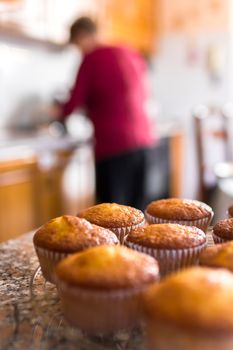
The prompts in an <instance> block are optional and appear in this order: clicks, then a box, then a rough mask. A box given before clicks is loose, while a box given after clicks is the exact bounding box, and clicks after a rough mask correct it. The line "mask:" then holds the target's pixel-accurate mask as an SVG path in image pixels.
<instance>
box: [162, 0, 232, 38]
mask: <svg viewBox="0 0 233 350" xmlns="http://www.w3.org/2000/svg"><path fill="white" fill-rule="evenodd" d="M229 10H230V1H229V0H202V1H196V0H173V1H171V0H161V17H160V21H161V25H160V26H161V31H162V33H169V34H170V33H173V32H182V33H188V34H192V35H193V34H197V33H203V32H214V31H222V30H227V29H228V26H229V19H230V17H229Z"/></svg>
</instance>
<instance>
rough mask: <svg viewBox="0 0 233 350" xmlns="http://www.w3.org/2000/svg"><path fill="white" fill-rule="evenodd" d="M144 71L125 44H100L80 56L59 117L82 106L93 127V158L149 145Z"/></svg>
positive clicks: (140, 62) (109, 155)
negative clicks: (70, 87)
mask: <svg viewBox="0 0 233 350" xmlns="http://www.w3.org/2000/svg"><path fill="white" fill-rule="evenodd" d="M144 74H145V66H144V62H143V60H142V58H141V57H140V56H139V55H138V54H137V53H136V52H134V51H133V50H131V49H128V48H125V47H109V46H100V47H98V48H96V49H95V50H94V51H92V52H91V53H89V54H87V55H86V56H84V59H83V61H82V64H81V66H80V69H79V71H78V73H77V77H76V80H75V83H74V86H73V89H72V90H71V93H70V98H69V100H68V101H67V102H66V103H65V104H64V105H63V116H64V118H65V117H66V116H68V115H69V114H71V113H72V112H73V111H74V110H75V109H76V108H78V107H84V108H85V110H86V113H87V116H88V117H89V118H90V120H91V121H92V122H93V125H94V129H95V139H96V157H97V160H100V159H106V158H109V157H112V156H114V155H118V154H121V153H124V152H127V151H130V150H135V149H139V148H144V147H149V146H152V145H153V143H154V137H153V135H152V129H151V125H150V122H149V120H148V117H147V114H146V112H145V101H146V91H145V85H144Z"/></svg>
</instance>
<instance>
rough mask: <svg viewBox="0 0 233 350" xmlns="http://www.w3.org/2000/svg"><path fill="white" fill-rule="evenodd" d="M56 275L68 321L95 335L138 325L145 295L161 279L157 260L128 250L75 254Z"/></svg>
mask: <svg viewBox="0 0 233 350" xmlns="http://www.w3.org/2000/svg"><path fill="white" fill-rule="evenodd" d="M55 273H56V284H57V288H58V293H59V295H60V298H61V301H62V308H63V312H64V316H65V318H66V320H67V321H68V322H69V323H70V325H71V326H73V327H78V328H80V329H82V330H84V331H86V332H88V333H92V334H96V333H99V332H100V333H110V332H115V331H118V330H121V329H129V328H131V327H133V326H134V325H135V324H137V322H138V320H139V317H140V311H141V310H140V300H141V294H142V291H143V290H144V289H145V287H147V286H148V285H150V284H152V283H154V282H155V281H157V280H158V278H159V269H158V264H157V262H156V260H155V259H153V258H152V257H150V256H148V255H146V254H142V253H138V252H135V251H133V250H130V249H128V248H126V247H124V246H101V247H95V248H90V249H88V250H86V251H85V252H82V253H77V254H74V255H72V256H70V257H68V258H66V259H65V260H63V261H61V262H60V263H59V264H58V266H57V268H56V271H55Z"/></svg>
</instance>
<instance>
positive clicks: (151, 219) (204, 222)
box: [145, 200, 214, 232]
mask: <svg viewBox="0 0 233 350" xmlns="http://www.w3.org/2000/svg"><path fill="white" fill-rule="evenodd" d="M192 202H194V204H198V206H199V207H202V208H204V209H206V210H208V212H209V213H210V216H208V217H205V218H202V219H197V220H169V219H161V218H159V217H156V216H152V215H150V214H149V213H148V212H147V211H145V217H146V220H147V221H148V223H149V224H180V225H185V226H196V227H198V228H200V229H201V230H203V231H204V232H206V231H207V229H208V226H209V225H210V223H211V221H212V219H213V216H214V212H213V210H212V209H211V208H210V207H209V206H208V205H207V204H205V203H201V202H198V201H195V200H194V201H192Z"/></svg>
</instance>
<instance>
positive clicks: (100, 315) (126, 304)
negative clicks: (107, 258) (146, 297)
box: [56, 279, 144, 334]
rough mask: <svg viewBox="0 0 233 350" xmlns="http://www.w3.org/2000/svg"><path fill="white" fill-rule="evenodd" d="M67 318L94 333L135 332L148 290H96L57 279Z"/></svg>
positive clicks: (72, 324) (73, 324) (77, 325)
mask: <svg viewBox="0 0 233 350" xmlns="http://www.w3.org/2000/svg"><path fill="white" fill-rule="evenodd" d="M56 285H57V289H58V294H59V296H60V298H61V302H62V309H63V313H64V317H65V319H66V320H67V321H68V323H69V324H70V325H71V326H73V327H77V328H80V329H81V330H83V331H85V332H87V333H91V334H99V333H101V334H108V333H111V332H117V331H120V330H123V329H131V328H133V327H134V326H135V325H137V323H138V320H139V319H140V318H141V317H140V316H141V310H140V299H141V294H142V292H143V290H144V288H140V289H129V290H116V291H95V290H93V291H92V290H90V289H86V288H79V287H75V286H69V285H68V284H66V283H64V282H63V281H61V280H59V279H56Z"/></svg>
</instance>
